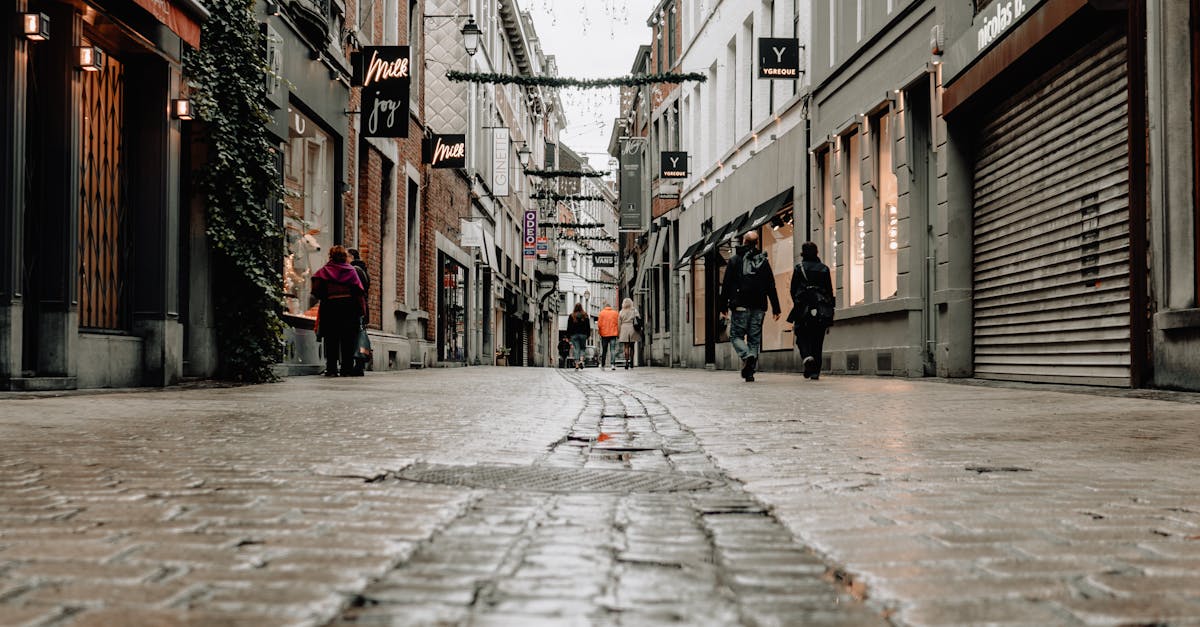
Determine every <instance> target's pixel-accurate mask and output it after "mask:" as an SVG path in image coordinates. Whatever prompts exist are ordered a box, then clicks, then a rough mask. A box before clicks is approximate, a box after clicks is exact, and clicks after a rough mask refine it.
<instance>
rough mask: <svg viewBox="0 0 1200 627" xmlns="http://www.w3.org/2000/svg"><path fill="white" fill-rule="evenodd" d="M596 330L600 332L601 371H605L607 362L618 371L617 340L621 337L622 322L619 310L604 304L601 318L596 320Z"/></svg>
mask: <svg viewBox="0 0 1200 627" xmlns="http://www.w3.org/2000/svg"><path fill="white" fill-rule="evenodd" d="M596 329H597V330H598V331H599V332H600V369H601V370H604V364H605V362H608V364H609V365H610V366H611V367H612V369H613V370H616V369H617V339H618V338H619V337H620V335H621V321H620V315H619V314H617V310H616V309H613V308H612V305H609V304H608V303H604V309H601V310H600V317H599V318H598V319H597V320H596Z"/></svg>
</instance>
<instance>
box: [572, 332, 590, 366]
mask: <svg viewBox="0 0 1200 627" xmlns="http://www.w3.org/2000/svg"><path fill="white" fill-rule="evenodd" d="M587 338H588V336H586V335H572V336H571V346H572V347H574V348H575V350H574V351H573V353H574V355H575V363H576V364H582V363H583V355H584V353H585V351H587Z"/></svg>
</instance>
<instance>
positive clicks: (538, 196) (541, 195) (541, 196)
mask: <svg viewBox="0 0 1200 627" xmlns="http://www.w3.org/2000/svg"><path fill="white" fill-rule="evenodd" d="M529 197H530V198H532V199H534V200H554V201H558V200H563V201H568V202H569V201H572V200H580V201H586V200H607V199H606V198H605V197H604V196H591V195H587V194H558V193H555V192H534V193H532V194H530V195H529ZM595 226H599V225H595Z"/></svg>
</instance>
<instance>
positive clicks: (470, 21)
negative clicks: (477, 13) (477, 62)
mask: <svg viewBox="0 0 1200 627" xmlns="http://www.w3.org/2000/svg"><path fill="white" fill-rule="evenodd" d="M482 35H483V31H482V30H480V28H479V25H478V24H476V23H475V17H474V16H469V17H467V23H466V24H463V27H462V36H463V48H466V49H467V56H472V57H473V56H475V51H476V50H479V38H480V36H482Z"/></svg>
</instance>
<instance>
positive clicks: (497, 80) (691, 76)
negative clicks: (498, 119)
mask: <svg viewBox="0 0 1200 627" xmlns="http://www.w3.org/2000/svg"><path fill="white" fill-rule="evenodd" d="M446 78H448V79H450V80H452V81H455V82H463V83H490V84H494V85H524V86H525V87H575V88H578V89H600V88H604V87H637V86H640V85H651V84H654V83H683V82H685V81H696V82H697V83H703V82H705V81H706V80H708V77H706V76H705V75H704V74H701V73H700V72H687V73H683V74H680V73H676V72H666V73H663V74H644V75H638V76H633V75H629V76H618V77H616V78H571V77H568V76H521V75H519V74H496V73H492V72H458V71H455V70H450V71H449V72H446Z"/></svg>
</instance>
